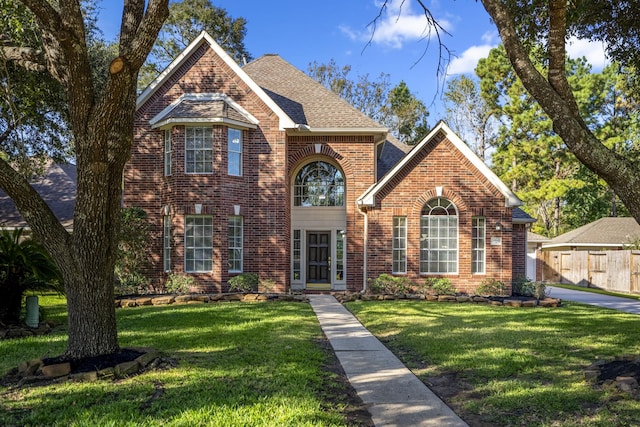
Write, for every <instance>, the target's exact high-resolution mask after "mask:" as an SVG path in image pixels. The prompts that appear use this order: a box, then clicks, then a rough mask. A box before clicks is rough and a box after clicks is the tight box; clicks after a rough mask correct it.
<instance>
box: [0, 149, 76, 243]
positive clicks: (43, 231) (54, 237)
mask: <svg viewBox="0 0 640 427" xmlns="http://www.w3.org/2000/svg"><path fill="white" fill-rule="evenodd" d="M0 188H2V189H3V190H4V191H5V192H6V193H7V194H8V195H9V197H11V200H13V202H14V203H15V205H16V207H17V208H18V211H19V212H20V214H21V215H22V217H23V218H24V220H25V221H26V222H27V224H29V227H30V228H31V230H32V232H33V233H34V235H35V236H36V237H37V238H38V240H40V241H41V242H42V243H43V244H45V247H46V248H47V251H49V253H58V254H70V248H69V233H68V232H67V231H66V230H65V229H64V227H63V226H62V224H60V221H58V219H57V218H56V216H55V215H54V214H53V212H52V211H51V208H49V205H47V204H46V203H45V201H44V200H43V199H42V197H41V196H40V194H38V192H37V191H36V190H34V189H33V187H31V185H30V184H29V182H28V181H27V180H26V178H25V177H23V176H22V175H20V174H19V173H18V172H16V170H15V169H13V168H12V167H11V165H9V163H7V162H6V161H5V160H2V159H0Z"/></svg>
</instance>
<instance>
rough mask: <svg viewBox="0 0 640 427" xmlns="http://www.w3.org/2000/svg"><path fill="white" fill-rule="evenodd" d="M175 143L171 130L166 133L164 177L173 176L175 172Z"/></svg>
mask: <svg viewBox="0 0 640 427" xmlns="http://www.w3.org/2000/svg"><path fill="white" fill-rule="evenodd" d="M172 156H173V142H172V141H171V129H166V130H165V131H164V176H171V175H172V172H173V159H172Z"/></svg>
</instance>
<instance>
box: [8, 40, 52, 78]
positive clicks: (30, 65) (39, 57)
mask: <svg viewBox="0 0 640 427" xmlns="http://www.w3.org/2000/svg"><path fill="white" fill-rule="evenodd" d="M0 58H2V59H4V60H6V61H11V62H14V63H15V64H17V65H19V66H21V67H22V68H24V69H26V70H29V71H36V72H43V71H47V65H46V59H45V56H44V52H43V51H42V50H39V49H34V48H30V47H18V46H2V47H0Z"/></svg>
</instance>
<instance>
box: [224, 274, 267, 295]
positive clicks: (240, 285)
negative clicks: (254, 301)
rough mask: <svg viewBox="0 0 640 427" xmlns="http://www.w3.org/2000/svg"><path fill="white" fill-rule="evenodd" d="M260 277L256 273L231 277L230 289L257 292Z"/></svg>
mask: <svg viewBox="0 0 640 427" xmlns="http://www.w3.org/2000/svg"><path fill="white" fill-rule="evenodd" d="M259 281H260V280H259V278H258V275H257V274H256V273H242V274H238V275H237V276H233V277H232V278H230V279H229V291H236V292H256V291H257V290H258V283H259Z"/></svg>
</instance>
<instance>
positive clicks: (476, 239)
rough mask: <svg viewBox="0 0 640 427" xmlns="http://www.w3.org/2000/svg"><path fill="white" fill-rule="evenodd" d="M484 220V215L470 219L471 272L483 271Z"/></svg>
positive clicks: (484, 250) (484, 246)
mask: <svg viewBox="0 0 640 427" xmlns="http://www.w3.org/2000/svg"><path fill="white" fill-rule="evenodd" d="M486 241H487V240H486V220H485V218H484V217H474V218H472V219H471V272H472V273H475V274H478V273H484V272H485V252H486V249H485V248H486Z"/></svg>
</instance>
